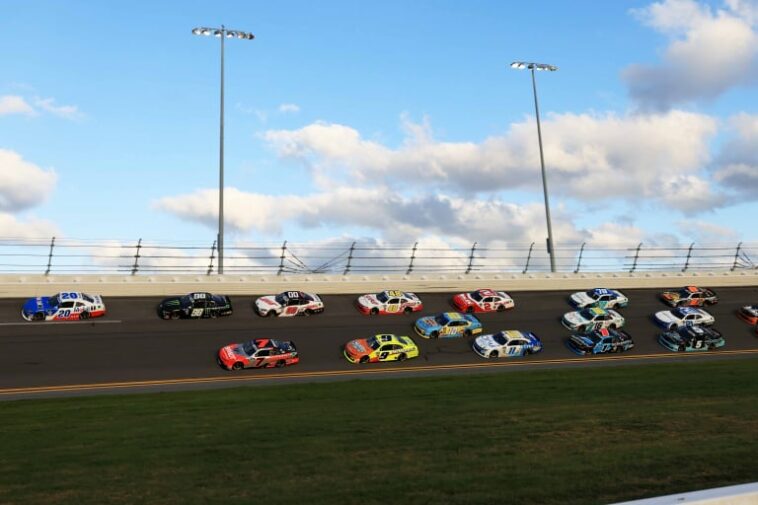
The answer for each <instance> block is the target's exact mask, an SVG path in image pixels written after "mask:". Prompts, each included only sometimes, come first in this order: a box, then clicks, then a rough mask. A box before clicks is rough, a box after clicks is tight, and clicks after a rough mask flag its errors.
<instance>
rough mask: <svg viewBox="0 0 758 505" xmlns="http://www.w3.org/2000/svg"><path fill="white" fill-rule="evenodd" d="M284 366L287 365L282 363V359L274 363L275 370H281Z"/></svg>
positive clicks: (284, 362)
mask: <svg viewBox="0 0 758 505" xmlns="http://www.w3.org/2000/svg"><path fill="white" fill-rule="evenodd" d="M286 364H287V362H286V361H284V360H283V359H280V360H279V361H277V362H276V368H282V367H283V366H284V365H286Z"/></svg>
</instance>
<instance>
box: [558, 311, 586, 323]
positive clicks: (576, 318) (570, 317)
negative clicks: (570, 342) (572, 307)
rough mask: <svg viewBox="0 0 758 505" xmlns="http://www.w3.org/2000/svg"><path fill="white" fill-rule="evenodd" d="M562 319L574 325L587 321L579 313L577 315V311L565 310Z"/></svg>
mask: <svg viewBox="0 0 758 505" xmlns="http://www.w3.org/2000/svg"><path fill="white" fill-rule="evenodd" d="M563 319H564V320H566V321H567V322H569V323H571V324H574V325H576V324H583V323H586V322H587V320H586V319H584V318H583V317H582V316H581V315H579V312H566V313H565V314H564V315H563Z"/></svg>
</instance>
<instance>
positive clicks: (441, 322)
mask: <svg viewBox="0 0 758 505" xmlns="http://www.w3.org/2000/svg"><path fill="white" fill-rule="evenodd" d="M434 321H435V322H436V323H437V324H439V325H440V326H445V325H446V324H447V322H448V321H447V316H446V315H445V314H440V315H438V316H435V317H434Z"/></svg>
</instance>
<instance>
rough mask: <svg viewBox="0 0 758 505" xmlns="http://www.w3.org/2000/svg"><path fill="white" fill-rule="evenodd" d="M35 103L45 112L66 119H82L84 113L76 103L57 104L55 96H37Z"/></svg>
mask: <svg viewBox="0 0 758 505" xmlns="http://www.w3.org/2000/svg"><path fill="white" fill-rule="evenodd" d="M34 105H36V106H37V107H38V108H40V109H42V110H43V111H45V112H48V113H50V114H53V115H54V116H58V117H62V118H64V119H80V118H81V117H82V113H81V112H80V111H79V108H78V107H77V106H75V105H55V99H54V98H35V99H34Z"/></svg>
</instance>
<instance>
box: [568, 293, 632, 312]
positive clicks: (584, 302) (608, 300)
mask: <svg viewBox="0 0 758 505" xmlns="http://www.w3.org/2000/svg"><path fill="white" fill-rule="evenodd" d="M569 301H570V302H571V305H573V306H574V307H576V308H578V309H584V308H586V307H600V308H601V309H613V308H617V309H620V308H623V307H626V306H627V305H628V304H629V298H627V297H626V296H624V294H623V293H621V291H616V290H615V289H606V288H595V289H590V290H589V291H579V292H576V293H574V294H572V295H571V296H570V297H569Z"/></svg>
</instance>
